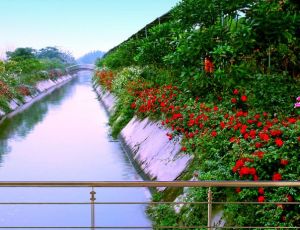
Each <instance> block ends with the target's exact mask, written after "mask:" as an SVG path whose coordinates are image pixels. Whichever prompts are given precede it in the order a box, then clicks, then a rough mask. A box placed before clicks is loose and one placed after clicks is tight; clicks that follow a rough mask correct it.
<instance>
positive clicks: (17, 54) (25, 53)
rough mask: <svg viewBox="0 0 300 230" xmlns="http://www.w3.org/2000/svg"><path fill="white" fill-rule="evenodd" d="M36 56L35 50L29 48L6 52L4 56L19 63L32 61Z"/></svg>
mask: <svg viewBox="0 0 300 230" xmlns="http://www.w3.org/2000/svg"><path fill="white" fill-rule="evenodd" d="M35 54H36V50H35V49H33V48H30V47H26V48H17V49H16V50H15V51H13V52H11V51H8V52H6V56H7V57H8V59H9V60H12V61H20V60H25V59H34V58H35Z"/></svg>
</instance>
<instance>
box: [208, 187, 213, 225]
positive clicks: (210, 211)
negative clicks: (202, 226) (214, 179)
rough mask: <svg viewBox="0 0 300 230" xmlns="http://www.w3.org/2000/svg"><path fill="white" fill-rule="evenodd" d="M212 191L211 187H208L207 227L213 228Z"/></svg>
mask: <svg viewBox="0 0 300 230" xmlns="http://www.w3.org/2000/svg"><path fill="white" fill-rule="evenodd" d="M211 222H212V191H211V187H209V188H208V193H207V229H212V226H211V224H212V223H211Z"/></svg>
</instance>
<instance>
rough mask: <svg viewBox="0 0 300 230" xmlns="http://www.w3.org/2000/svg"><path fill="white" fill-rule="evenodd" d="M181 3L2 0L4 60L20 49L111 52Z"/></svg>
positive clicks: (171, 0) (168, 0)
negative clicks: (8, 53) (5, 54)
mask: <svg viewBox="0 0 300 230" xmlns="http://www.w3.org/2000/svg"><path fill="white" fill-rule="evenodd" d="M179 1H180V0H0V31H1V32H0V57H1V56H3V54H4V53H5V51H6V50H13V49H15V48H17V47H33V48H35V49H39V48H43V47H46V46H57V47H59V48H61V49H64V50H69V51H71V52H72V53H73V55H74V56H75V57H79V56H81V55H83V54H85V53H87V52H89V51H91V50H103V51H107V50H109V49H111V48H113V47H114V46H116V45H118V44H119V43H121V42H122V41H124V40H126V39H127V38H128V37H130V36H131V35H132V34H134V33H135V32H137V31H138V30H139V29H141V28H142V27H144V26H145V25H146V24H148V23H149V22H151V21H153V20H154V19H156V18H157V17H159V16H161V15H162V14H164V13H166V12H167V11H169V10H170V9H171V8H172V7H173V6H175V5H176V4H177V3H178V2H179Z"/></svg>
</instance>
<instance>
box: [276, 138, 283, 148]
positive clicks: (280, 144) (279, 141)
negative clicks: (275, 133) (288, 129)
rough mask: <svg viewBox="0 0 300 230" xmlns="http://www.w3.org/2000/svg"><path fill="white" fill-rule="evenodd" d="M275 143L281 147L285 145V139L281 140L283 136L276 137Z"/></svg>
mask: <svg viewBox="0 0 300 230" xmlns="http://www.w3.org/2000/svg"><path fill="white" fill-rule="evenodd" d="M275 143H276V145H277V146H278V147H281V146H283V141H282V140H281V138H276V139H275Z"/></svg>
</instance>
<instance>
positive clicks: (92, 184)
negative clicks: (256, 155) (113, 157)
mask: <svg viewBox="0 0 300 230" xmlns="http://www.w3.org/2000/svg"><path fill="white" fill-rule="evenodd" d="M1 187H2V188H3V187H7V188H27V187H31V188H70V187H72V188H91V191H90V202H0V206H1V205H90V207H91V211H90V212H91V213H90V214H91V224H90V226H60V227H56V226H55V227H54V226H52V227H51V226H47V227H42V226H31V227H29V226H27V227H26V226H16V227H12V226H0V229H3V228H6V229H72V228H73V229H153V228H154V229H214V226H213V225H212V207H213V205H214V204H218V205H220V204H246V205H247V204H260V205H264V204H277V205H283V204H289V205H300V202H263V203H261V202H214V201H213V194H212V190H211V188H228V187H232V188H237V187H239V188H243V187H247V188H253V187H264V188H266V187H295V188H300V181H276V182H275V181H109V182H105V181H103V182H96V181H72V182H71V181H68V182H65V181H59V182H45V181H40V182H24V181H22V182H16V181H13V182H0V189H1ZM138 187H143V188H159V187H164V188H166V187H167V188H184V187H199V188H200V187H202V188H203V187H205V188H208V198H207V201H203V202H122V201H120V202H96V192H95V191H94V188H138ZM158 204H175V205H176V204H181V205H185V204H199V205H200V204H202V205H203V204H205V205H207V206H208V209H207V226H177V227H175V226H155V227H149V226H122V227H117V226H110V227H108V226H105V227H101V226H96V225H95V205H158ZM217 229H300V228H299V226H295V227H282V226H274V227H263V226H254V227H252V226H249V227H239V226H229V227H228V226H218V227H217Z"/></svg>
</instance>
